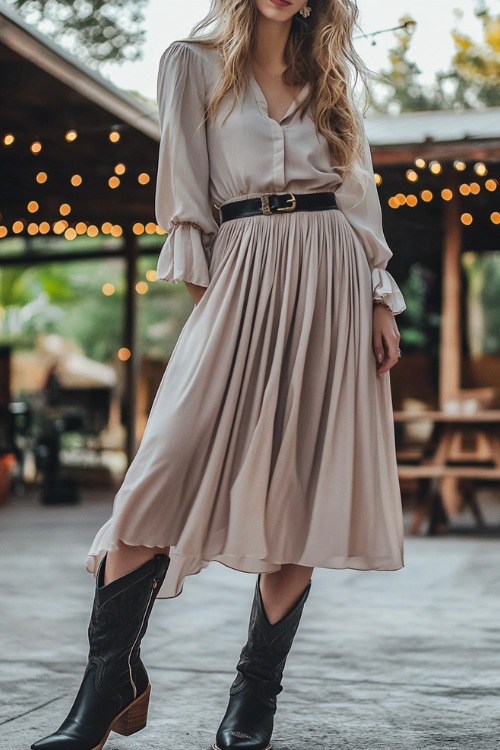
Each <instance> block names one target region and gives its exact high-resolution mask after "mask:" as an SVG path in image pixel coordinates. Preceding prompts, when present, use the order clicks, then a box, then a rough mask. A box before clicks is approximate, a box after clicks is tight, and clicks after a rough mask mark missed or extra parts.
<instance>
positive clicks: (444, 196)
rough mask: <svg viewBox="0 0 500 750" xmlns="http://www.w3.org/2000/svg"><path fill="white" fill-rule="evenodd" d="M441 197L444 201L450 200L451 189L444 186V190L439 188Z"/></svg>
mask: <svg viewBox="0 0 500 750" xmlns="http://www.w3.org/2000/svg"><path fill="white" fill-rule="evenodd" d="M441 198H442V199H443V200H444V201H451V200H452V199H453V191H452V190H450V189H449V188H445V189H444V190H441Z"/></svg>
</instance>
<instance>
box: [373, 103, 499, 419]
mask: <svg viewBox="0 0 500 750" xmlns="http://www.w3.org/2000/svg"><path fill="white" fill-rule="evenodd" d="M366 125H367V131H368V137H369V140H370V143H371V145H372V154H373V161H374V165H375V169H376V172H377V174H378V178H377V179H378V180H379V182H380V184H379V194H380V199H381V204H382V211H383V213H384V226H385V231H386V235H387V237H388V240H389V243H390V245H391V246H392V247H393V248H394V250H395V256H394V258H393V260H392V261H391V268H392V269H394V271H395V275H396V276H397V277H398V280H399V278H400V275H399V274H398V269H401V271H402V269H403V266H405V267H406V268H408V265H409V262H411V261H412V260H415V261H419V260H422V259H423V260H424V262H427V263H429V264H430V265H434V267H436V266H437V265H440V267H441V268H440V270H441V273H440V276H441V291H442V307H441V345H440V355H439V406H440V408H443V406H444V404H445V403H446V402H447V401H448V400H449V399H450V398H454V397H455V396H456V395H457V393H459V392H460V390H461V388H462V381H461V364H462V363H461V348H462V347H461V342H462V331H461V318H462V316H461V306H462V292H463V290H462V265H461V258H462V252H463V251H464V250H475V251H479V252H480V251H482V250H495V249H498V250H500V213H499V212H500V108H491V109H484V110H469V111H456V112H455V111H442V112H441V111H437V112H418V113H411V114H403V115H400V116H397V117H386V116H382V117H372V118H368V119H367V121H366ZM499 304H500V301H499Z"/></svg>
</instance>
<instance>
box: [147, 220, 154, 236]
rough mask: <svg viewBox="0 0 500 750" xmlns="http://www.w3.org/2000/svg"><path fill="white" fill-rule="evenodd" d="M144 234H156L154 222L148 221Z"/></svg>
mask: <svg viewBox="0 0 500 750" xmlns="http://www.w3.org/2000/svg"><path fill="white" fill-rule="evenodd" d="M145 229H146V234H154V233H155V232H156V224H155V223H154V221H148V223H147V224H146V226H145Z"/></svg>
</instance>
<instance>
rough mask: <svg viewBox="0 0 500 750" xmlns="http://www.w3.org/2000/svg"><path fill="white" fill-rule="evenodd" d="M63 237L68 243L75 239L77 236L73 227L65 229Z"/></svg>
mask: <svg viewBox="0 0 500 750" xmlns="http://www.w3.org/2000/svg"><path fill="white" fill-rule="evenodd" d="M64 237H65V238H66V239H67V240H70V241H71V240H75V239H76V237H77V234H76V232H75V230H74V229H73V227H68V229H66V231H65V232H64Z"/></svg>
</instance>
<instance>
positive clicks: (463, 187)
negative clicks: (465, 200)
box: [458, 182, 470, 195]
mask: <svg viewBox="0 0 500 750" xmlns="http://www.w3.org/2000/svg"><path fill="white" fill-rule="evenodd" d="M458 189H459V191H460V193H461V194H462V195H470V187H469V185H466V184H465V182H464V183H463V184H462V185H460V187H459V188H458Z"/></svg>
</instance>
